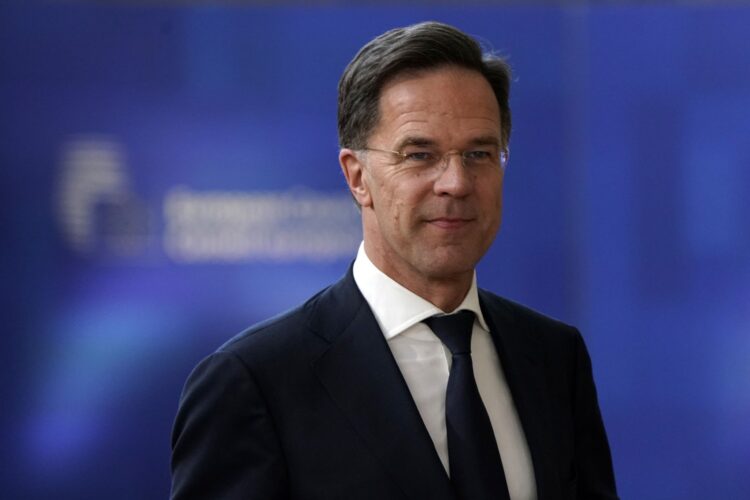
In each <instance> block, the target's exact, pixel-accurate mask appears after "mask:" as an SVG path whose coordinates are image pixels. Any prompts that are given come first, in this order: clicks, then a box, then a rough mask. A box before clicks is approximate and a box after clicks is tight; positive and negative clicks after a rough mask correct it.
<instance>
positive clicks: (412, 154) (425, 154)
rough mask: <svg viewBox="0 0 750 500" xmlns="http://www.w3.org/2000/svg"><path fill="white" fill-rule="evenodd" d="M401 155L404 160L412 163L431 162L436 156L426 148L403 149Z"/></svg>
mask: <svg viewBox="0 0 750 500" xmlns="http://www.w3.org/2000/svg"><path fill="white" fill-rule="evenodd" d="M403 156H404V160H406V161H409V162H413V163H432V162H434V161H435V158H436V157H437V155H436V154H435V153H433V152H432V151H426V150H417V151H404V153H403Z"/></svg>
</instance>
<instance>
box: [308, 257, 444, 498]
mask: <svg viewBox="0 0 750 500" xmlns="http://www.w3.org/2000/svg"><path fill="white" fill-rule="evenodd" d="M310 327H311V328H312V329H313V331H315V332H316V333H317V334H318V335H319V336H321V337H323V338H324V339H326V340H327V341H328V342H329V343H330V347H329V348H328V349H327V350H326V351H325V352H324V353H323V355H321V356H320V357H319V358H318V359H317V360H316V361H315V362H314V363H313V370H314V372H315V373H316V375H317V376H318V378H319V379H320V382H321V383H322V384H323V386H324V387H325V389H326V390H327V391H328V393H329V394H330V396H331V398H332V399H333V400H334V402H335V403H336V404H337V405H338V407H339V408H340V409H341V411H342V412H343V413H345V414H346V415H347V417H348V419H349V421H350V422H351V424H352V426H353V427H354V429H355V430H356V431H357V433H358V434H359V435H360V436H361V438H362V440H363V441H364V442H365V444H366V445H367V447H368V448H369V449H370V451H371V452H372V453H373V454H374V455H375V456H376V457H377V459H378V461H379V462H380V464H381V465H382V467H383V469H384V470H385V471H386V473H387V474H388V475H389V476H390V477H391V478H393V480H394V481H395V482H396V483H397V484H398V485H399V487H400V488H401V490H402V491H403V492H404V493H405V495H406V497H407V498H415V499H416V498H430V499H444V500H449V499H452V498H453V496H452V493H451V484H450V480H449V479H448V475H447V474H446V473H445V469H443V466H442V463H441V462H440V459H439V458H438V455H437V452H436V451H435V447H434V445H433V443H432V439H431V438H430V436H429V433H428V432H427V429H426V428H425V426H424V423H423V422H422V419H421V417H420V415H419V412H418V410H417V407H416V404H415V403H414V400H413V399H412V397H411V394H410V392H409V389H408V387H407V385H406V382H405V381H404V379H403V377H402V375H401V372H400V371H399V368H398V365H397V364H396V362H395V360H394V359H393V355H392V354H391V351H390V349H389V347H388V344H387V342H386V340H385V338H384V337H383V334H382V332H381V331H380V328H379V326H378V324H377V321H376V320H375V317H374V316H373V314H372V311H371V310H370V308H369V306H368V305H367V303H366V302H365V300H364V298H363V297H362V295H361V293H360V292H359V289H358V288H357V286H356V284H355V283H354V279H353V277H352V274H351V269H350V270H349V273H348V274H347V276H346V277H345V278H344V279H343V280H342V281H340V282H339V283H337V284H336V285H335V286H333V287H332V288H330V289H329V290H328V291H327V292H326V293H325V294H324V295H323V296H321V297H320V299H319V300H318V303H317V305H316V309H315V311H314V312H313V313H312V315H311V321H310Z"/></svg>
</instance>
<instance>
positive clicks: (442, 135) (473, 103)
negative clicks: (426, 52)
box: [372, 66, 501, 142]
mask: <svg viewBox="0 0 750 500" xmlns="http://www.w3.org/2000/svg"><path fill="white" fill-rule="evenodd" d="M500 132H501V130H500V109H499V106H498V103H497V99H496V97H495V94H494V92H493V90H492V87H491V86H490V84H489V82H488V81H487V79H486V78H485V77H484V76H483V75H482V74H481V73H479V72H477V71H474V70H470V69H466V68H461V67H457V66H446V67H440V68H436V69H430V70H424V71H418V72H408V73H404V74H401V75H398V76H396V77H395V78H393V79H392V80H390V81H389V82H387V83H386V84H385V85H384V86H383V88H382V90H381V93H380V99H379V120H378V124H377V125H376V127H375V129H374V131H373V134H372V137H373V138H378V139H384V140H391V141H393V140H398V139H399V138H400V137H404V136H408V135H416V136H420V137H421V136H426V137H425V138H428V139H431V140H435V141H436V142H440V141H454V142H455V141H461V140H471V139H472V136H475V135H481V136H482V137H487V136H496V137H497V138H498V140H499V139H500Z"/></svg>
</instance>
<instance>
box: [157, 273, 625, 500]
mask: <svg viewBox="0 0 750 500" xmlns="http://www.w3.org/2000/svg"><path fill="white" fill-rule="evenodd" d="M479 297H480V302H481V307H482V312H483V314H484V316H485V319H486V320H487V322H488V324H489V327H490V331H491V334H492V338H493V340H494V343H495V346H496V348H497V350H498V353H499V356H500V360H501V362H502V366H503V369H504V371H505V375H506V377H507V381H508V385H509V387H510V390H511V393H512V395H513V400H514V401H515V404H516V408H517V410H518V414H519V417H520V420H521V423H522V426H523V429H524V433H525V435H526V440H527V441H528V445H529V449H530V452H531V458H532V462H533V467H534V474H535V477H536V485H537V492H538V498H539V499H540V500H547V499H550V500H551V499H574V498H607V499H611V498H617V496H616V492H615V484H614V477H613V472H612V463H611V458H610V451H609V446H608V444H607V438H606V435H605V432H604V426H603V424H602V419H601V416H600V413H599V407H598V403H597V398H596V392H595V389H594V382H593V379H592V374H591V365H590V361H589V357H588V354H587V352H586V348H585V346H584V344H583V340H582V339H581V336H580V334H579V333H578V331H577V330H576V329H574V328H572V327H570V326H567V325H564V324H562V323H559V322H557V321H554V320H552V319H549V318H547V317H545V316H542V315H540V314H538V313H535V312H533V311H531V310H529V309H527V308H525V307H523V306H520V305H517V304H514V303H512V302H510V301H508V300H505V299H502V298H500V297H498V296H496V295H493V294H491V293H489V292H486V291H480V292H479ZM172 498H173V499H175V500H184V499H262V500H269V499H348V500H359V499H373V500H374V499H377V500H388V499H415V500H424V499H429V500H451V499H454V498H455V496H454V494H453V492H452V489H451V483H450V481H449V479H448V476H447V474H446V472H445V470H444V469H443V466H442V464H441V462H440V459H439V458H438V455H437V453H436V451H435V448H434V445H433V443H432V440H431V439H430V436H429V434H428V432H427V429H426V428H425V426H424V424H423V423H422V420H421V418H420V416H419V413H418V411H417V408H416V405H415V403H414V401H413V399H412V397H411V394H410V393H409V389H408V387H407V386H406V383H405V381H404V379H403V378H402V376H401V372H400V371H399V369H398V366H397V365H396V362H395V360H394V359H393V356H392V355H391V352H390V349H389V347H388V345H387V343H386V341H385V338H384V337H383V334H382V333H381V331H380V328H379V327H378V324H377V322H376V320H375V317H374V316H373V314H372V311H371V310H370V308H369V306H368V305H367V302H366V301H365V300H364V298H363V297H362V295H361V293H360V292H359V289H358V288H357V286H356V284H355V283H354V279H353V277H352V274H351V269H350V270H349V273H348V274H347V275H346V276H345V277H344V278H343V279H342V280H341V281H339V282H338V283H336V284H334V285H333V286H331V287H329V288H327V289H325V290H323V291H322V292H320V293H318V294H317V295H315V296H314V297H312V298H311V299H310V300H309V301H307V302H306V303H305V304H304V305H302V306H300V307H299V308H297V309H294V310H292V311H290V312H287V313H285V314H283V315H281V316H278V317H275V318H273V319H271V320H268V321H266V322H264V323H262V324H259V325H256V326H254V327H252V328H250V329H249V330H247V331H245V332H243V333H241V334H240V335H238V336H237V337H235V338H233V339H232V340H230V341H229V342H227V343H226V344H224V345H223V346H222V347H221V348H219V349H218V350H217V351H216V352H215V353H214V354H212V355H211V356H209V357H208V358H206V359H205V360H203V361H202V362H201V363H200V364H199V365H198V366H197V367H196V368H195V370H194V371H193V373H192V374H191V375H190V377H189V379H188V381H187V383H186V386H185V390H184V392H183V395H182V398H181V401H180V407H179V411H178V414H177V418H176V421H175V425H174V432H173V435H172Z"/></svg>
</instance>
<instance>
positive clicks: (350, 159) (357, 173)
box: [339, 148, 372, 207]
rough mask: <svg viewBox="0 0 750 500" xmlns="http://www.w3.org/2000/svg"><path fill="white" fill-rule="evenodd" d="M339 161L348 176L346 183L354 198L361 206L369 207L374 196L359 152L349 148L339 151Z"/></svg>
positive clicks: (345, 175)
mask: <svg viewBox="0 0 750 500" xmlns="http://www.w3.org/2000/svg"><path fill="white" fill-rule="evenodd" d="M339 163H340V164H341V170H342V171H343V172H344V177H346V183H347V185H348V186H349V191H351V193H352V196H353V197H354V199H355V200H356V201H357V203H359V205H360V207H369V206H371V205H372V196H371V194H370V189H369V187H368V186H367V182H366V180H365V172H364V168H365V165H364V163H363V162H362V161H361V160H360V159H359V157H358V156H357V154H356V153H355V152H354V151H352V150H351V149H348V148H343V149H342V150H341V151H339Z"/></svg>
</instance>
